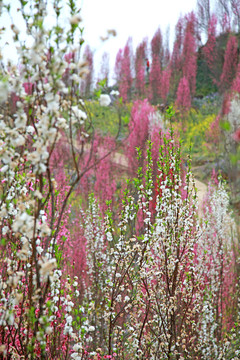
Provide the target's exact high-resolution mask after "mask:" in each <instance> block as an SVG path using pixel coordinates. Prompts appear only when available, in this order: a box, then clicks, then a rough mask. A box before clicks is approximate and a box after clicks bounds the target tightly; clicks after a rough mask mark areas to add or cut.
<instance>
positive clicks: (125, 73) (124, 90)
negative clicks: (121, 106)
mask: <svg viewBox="0 0 240 360" xmlns="http://www.w3.org/2000/svg"><path fill="white" fill-rule="evenodd" d="M115 69H116V70H117V73H118V76H119V92H120V96H121V97H122V99H123V102H126V101H128V100H130V99H131V91H132V81H133V79H132V71H131V69H132V43H131V39H128V41H127V44H126V45H125V47H124V49H123V51H122V52H119V53H118V54H117V59H116V65H115Z"/></svg>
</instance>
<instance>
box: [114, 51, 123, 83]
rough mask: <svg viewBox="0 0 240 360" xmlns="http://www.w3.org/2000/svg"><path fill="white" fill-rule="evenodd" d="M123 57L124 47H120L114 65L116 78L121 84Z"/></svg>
mask: <svg viewBox="0 0 240 360" xmlns="http://www.w3.org/2000/svg"><path fill="white" fill-rule="evenodd" d="M122 59H123V51H122V49H119V50H118V53H117V55H116V60H115V66H114V75H115V80H116V82H117V83H118V84H119V82H120V78H121V65H122Z"/></svg>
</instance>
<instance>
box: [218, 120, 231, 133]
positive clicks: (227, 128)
mask: <svg viewBox="0 0 240 360" xmlns="http://www.w3.org/2000/svg"><path fill="white" fill-rule="evenodd" d="M220 126H221V128H222V129H223V130H225V131H230V130H231V125H230V123H229V122H228V121H222V122H220Z"/></svg>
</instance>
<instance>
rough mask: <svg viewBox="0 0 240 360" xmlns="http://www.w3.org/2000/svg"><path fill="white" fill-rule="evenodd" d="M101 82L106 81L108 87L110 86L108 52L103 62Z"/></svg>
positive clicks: (105, 53) (104, 55)
mask: <svg viewBox="0 0 240 360" xmlns="http://www.w3.org/2000/svg"><path fill="white" fill-rule="evenodd" d="M99 79H100V80H106V86H108V80H109V54H108V53H107V52H104V53H103V56H102V62H101V71H100V75H99Z"/></svg>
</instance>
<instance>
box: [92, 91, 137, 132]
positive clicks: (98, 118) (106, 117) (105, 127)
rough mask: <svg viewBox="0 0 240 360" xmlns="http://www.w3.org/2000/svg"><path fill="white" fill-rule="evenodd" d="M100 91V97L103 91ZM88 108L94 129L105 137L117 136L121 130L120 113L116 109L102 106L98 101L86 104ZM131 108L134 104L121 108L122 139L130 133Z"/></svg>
mask: <svg viewBox="0 0 240 360" xmlns="http://www.w3.org/2000/svg"><path fill="white" fill-rule="evenodd" d="M99 91H100V94H99V96H100V95H101V90H99ZM95 94H96V93H95ZM86 106H87V108H88V109H89V111H90V114H91V117H92V121H93V126H94V128H95V129H96V130H97V131H98V132H100V134H101V135H103V136H106V135H111V136H116V134H117V132H118V128H119V113H118V112H117V111H116V108H115V107H112V106H108V107H106V106H105V107H103V106H100V105H99V103H98V101H88V102H86ZM131 106H132V104H129V105H127V106H124V107H121V114H120V116H121V119H122V125H121V136H122V137H125V136H126V135H127V133H128V122H129V118H130V111H131Z"/></svg>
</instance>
